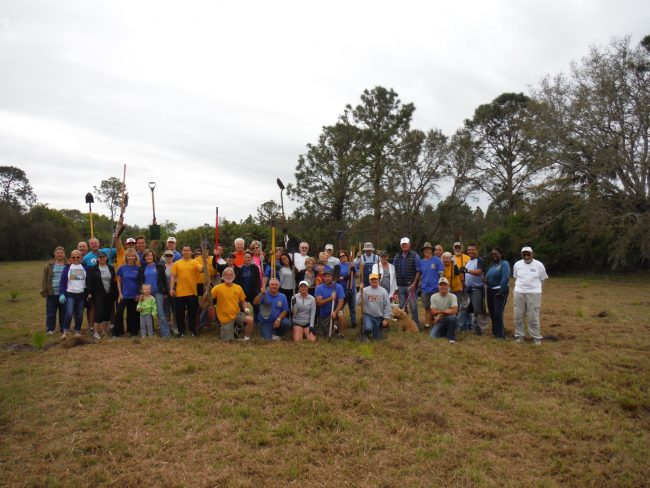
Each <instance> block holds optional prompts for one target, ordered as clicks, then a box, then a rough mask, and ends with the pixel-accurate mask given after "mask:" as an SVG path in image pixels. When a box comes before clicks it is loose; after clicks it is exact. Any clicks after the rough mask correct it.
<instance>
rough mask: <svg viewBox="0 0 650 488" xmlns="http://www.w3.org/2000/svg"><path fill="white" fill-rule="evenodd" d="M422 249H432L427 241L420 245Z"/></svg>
mask: <svg viewBox="0 0 650 488" xmlns="http://www.w3.org/2000/svg"><path fill="white" fill-rule="evenodd" d="M422 249H433V246H432V245H431V243H430V242H428V241H427V242H425V243H424V244H423V245H422Z"/></svg>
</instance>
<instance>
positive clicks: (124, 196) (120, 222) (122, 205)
mask: <svg viewBox="0 0 650 488" xmlns="http://www.w3.org/2000/svg"><path fill="white" fill-rule="evenodd" d="M128 205H129V195H128V193H126V163H125V164H124V173H123V174H122V199H121V201H120V217H119V218H118V219H117V225H116V226H115V233H114V234H113V239H112V241H111V249H113V248H114V247H115V243H116V242H117V239H118V238H119V235H118V232H119V231H120V226H122V225H124V209H125V208H126V207H127V206H128ZM111 253H112V251H111Z"/></svg>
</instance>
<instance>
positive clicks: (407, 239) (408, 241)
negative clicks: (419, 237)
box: [399, 237, 411, 246]
mask: <svg viewBox="0 0 650 488" xmlns="http://www.w3.org/2000/svg"><path fill="white" fill-rule="evenodd" d="M410 243H411V241H410V239H409V238H408V237H402V240H401V241H399V245H400V246H401V245H402V244H410Z"/></svg>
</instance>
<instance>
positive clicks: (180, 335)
mask: <svg viewBox="0 0 650 488" xmlns="http://www.w3.org/2000/svg"><path fill="white" fill-rule="evenodd" d="M177 337H178V338H179V339H182V338H183V337H185V334H178V336H177Z"/></svg>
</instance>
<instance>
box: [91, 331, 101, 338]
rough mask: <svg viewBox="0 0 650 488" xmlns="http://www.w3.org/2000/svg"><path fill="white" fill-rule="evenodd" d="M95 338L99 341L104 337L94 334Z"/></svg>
mask: <svg viewBox="0 0 650 488" xmlns="http://www.w3.org/2000/svg"><path fill="white" fill-rule="evenodd" d="M93 337H94V338H95V339H97V340H99V339H101V338H102V336H100V335H99V334H98V333H97V332H93Z"/></svg>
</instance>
